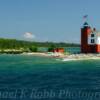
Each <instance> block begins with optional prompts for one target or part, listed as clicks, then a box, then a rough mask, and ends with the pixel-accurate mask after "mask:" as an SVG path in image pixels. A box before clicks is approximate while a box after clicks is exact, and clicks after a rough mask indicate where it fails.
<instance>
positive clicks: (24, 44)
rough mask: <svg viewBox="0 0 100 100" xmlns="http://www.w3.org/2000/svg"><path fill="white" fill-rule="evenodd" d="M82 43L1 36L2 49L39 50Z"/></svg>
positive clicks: (0, 46)
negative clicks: (25, 39) (32, 40)
mask: <svg viewBox="0 0 100 100" xmlns="http://www.w3.org/2000/svg"><path fill="white" fill-rule="evenodd" d="M79 46H80V44H74V43H63V42H60V43H55V42H30V41H24V40H16V39H4V38H0V50H5V49H23V51H37V48H38V47H47V48H50V47H79Z"/></svg>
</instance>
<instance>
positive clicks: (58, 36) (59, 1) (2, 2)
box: [0, 0, 100, 43]
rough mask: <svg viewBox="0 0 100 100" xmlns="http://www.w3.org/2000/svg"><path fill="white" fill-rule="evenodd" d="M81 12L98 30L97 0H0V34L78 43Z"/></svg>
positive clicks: (14, 37) (99, 9)
mask: <svg viewBox="0 0 100 100" xmlns="http://www.w3.org/2000/svg"><path fill="white" fill-rule="evenodd" d="M84 15H88V19H87V20H88V23H89V24H90V25H91V26H92V27H96V29H97V30H100V0H0V38H13V39H21V40H31V41H43V42H44V41H50V42H67V43H80V28H81V27H82V25H83V23H84V21H85V20H84V19H83V16H84Z"/></svg>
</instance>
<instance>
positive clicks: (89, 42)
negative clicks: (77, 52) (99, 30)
mask: <svg viewBox="0 0 100 100" xmlns="http://www.w3.org/2000/svg"><path fill="white" fill-rule="evenodd" d="M92 34H93V33H92ZM91 39H94V43H91ZM88 44H89V45H94V44H96V36H95V34H94V37H91V34H89V35H88Z"/></svg>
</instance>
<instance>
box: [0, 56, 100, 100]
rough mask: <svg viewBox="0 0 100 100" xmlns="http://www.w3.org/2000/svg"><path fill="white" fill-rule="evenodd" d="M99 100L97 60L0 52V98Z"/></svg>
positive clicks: (99, 79)
mask: <svg viewBox="0 0 100 100" xmlns="http://www.w3.org/2000/svg"><path fill="white" fill-rule="evenodd" d="M2 99H6V100H100V60H87V61H86V60H85V61H69V62H62V61H60V60H56V59H55V58H47V57H36V56H28V55H0V100H2Z"/></svg>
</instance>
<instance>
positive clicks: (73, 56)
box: [22, 52, 100, 61]
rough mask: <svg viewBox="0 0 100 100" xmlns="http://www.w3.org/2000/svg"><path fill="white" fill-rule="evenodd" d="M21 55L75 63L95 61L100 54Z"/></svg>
mask: <svg viewBox="0 0 100 100" xmlns="http://www.w3.org/2000/svg"><path fill="white" fill-rule="evenodd" d="M22 55H35V56H43V57H51V58H57V59H61V61H76V60H91V59H92V60H95V59H100V54H82V53H80V54H62V53H50V52H45V53H41V52H32V53H22Z"/></svg>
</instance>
